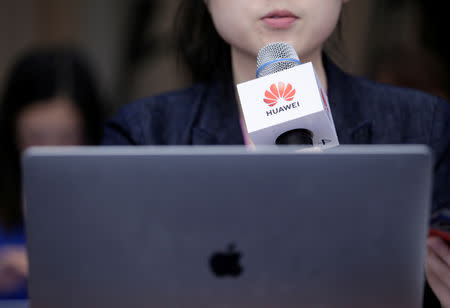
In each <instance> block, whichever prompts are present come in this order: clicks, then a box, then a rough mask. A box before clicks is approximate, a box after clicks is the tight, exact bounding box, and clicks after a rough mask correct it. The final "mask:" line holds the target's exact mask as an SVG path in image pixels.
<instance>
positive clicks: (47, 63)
mask: <svg viewBox="0 0 450 308" xmlns="http://www.w3.org/2000/svg"><path fill="white" fill-rule="evenodd" d="M3 93H4V94H3V97H2V100H1V103H2V104H1V110H0V134H1V138H0V142H1V151H0V154H1V156H0V158H1V160H0V163H1V166H2V168H1V170H2V173H1V174H0V218H1V220H0V299H5V298H7V299H15V298H25V297H26V296H27V293H26V285H25V283H26V279H27V276H28V260H27V256H26V249H25V235H24V230H23V218H22V193H21V191H22V189H21V184H20V183H21V178H20V173H21V171H20V155H21V153H22V152H23V151H24V150H26V149H27V148H28V147H30V146H36V145H81V144H98V143H99V141H100V138H101V134H102V127H101V126H102V111H101V108H102V107H101V104H100V100H99V96H98V93H97V89H96V87H95V83H94V80H93V78H92V76H91V73H90V71H89V67H88V65H87V64H86V62H85V60H84V58H83V57H82V56H81V55H80V54H79V53H78V52H77V51H75V50H71V49H67V48H56V49H39V50H33V51H30V52H28V53H27V54H26V55H24V56H23V57H22V58H21V59H20V60H19V61H18V62H17V63H16V64H15V66H14V67H13V68H12V71H11V72H10V75H9V78H8V80H7V83H6V87H5V89H4V92H3Z"/></svg>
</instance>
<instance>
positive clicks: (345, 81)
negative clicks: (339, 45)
mask: <svg viewBox="0 0 450 308" xmlns="http://www.w3.org/2000/svg"><path fill="white" fill-rule="evenodd" d="M323 58H324V60H323V61H324V66H325V70H326V72H327V78H328V98H329V101H330V105H331V106H330V108H331V113H332V115H333V120H334V125H335V127H336V132H337V135H338V138H339V142H340V144H370V143H371V142H372V124H373V123H372V120H371V119H368V118H366V116H365V113H364V110H363V108H364V102H363V101H362V97H363V93H361V88H360V87H358V86H357V85H358V83H359V82H358V80H357V78H356V77H353V76H351V75H349V74H346V73H345V72H343V71H342V70H341V69H340V68H338V67H337V66H336V65H335V64H334V63H333V62H332V61H331V60H330V59H329V58H328V57H327V56H326V55H324V57H323Z"/></svg>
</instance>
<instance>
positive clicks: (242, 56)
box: [231, 47, 328, 90]
mask: <svg viewBox="0 0 450 308" xmlns="http://www.w3.org/2000/svg"><path fill="white" fill-rule="evenodd" d="M300 60H301V61H302V62H303V63H307V62H312V64H313V66H314V69H315V70H316V72H317V75H318V76H319V79H320V81H321V83H322V86H323V87H324V89H325V90H327V89H328V82H327V76H326V73H325V67H324V65H323V60H322V50H321V49H320V50H317V51H316V52H314V53H312V54H311V55H310V56H304V57H301V58H300ZM231 65H232V70H233V81H234V83H235V84H238V83H241V82H245V81H249V80H252V79H255V78H256V56H254V55H251V54H248V53H244V52H242V51H240V50H237V49H235V48H233V47H232V48H231Z"/></svg>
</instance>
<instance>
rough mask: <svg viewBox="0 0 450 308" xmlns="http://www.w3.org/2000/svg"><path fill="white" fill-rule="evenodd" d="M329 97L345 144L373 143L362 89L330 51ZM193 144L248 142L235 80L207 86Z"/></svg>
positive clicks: (337, 126) (328, 69) (328, 71)
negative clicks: (331, 58)
mask: <svg viewBox="0 0 450 308" xmlns="http://www.w3.org/2000/svg"><path fill="white" fill-rule="evenodd" d="M324 65H325V70H326V72H327V78H328V97H329V101H330V108H331V112H332V114H333V119H334V123H335V126H336V131H337V135H338V138H339V142H340V143H341V144H369V143H371V140H372V121H371V120H370V119H365V117H364V113H363V110H362V108H363V104H361V99H360V97H361V93H360V92H361V90H360V89H359V88H358V87H356V84H357V80H356V78H355V77H353V76H350V75H348V74H346V73H344V72H343V71H342V70H341V69H339V68H338V67H337V66H336V65H335V64H334V63H333V62H332V61H331V60H330V59H329V58H328V57H327V56H326V55H324ZM192 144H197V145H208V144H224V145H227V144H241V145H242V144H244V139H243V136H242V130H241V125H240V120H239V111H238V106H237V103H236V98H235V94H234V85H233V83H232V82H231V81H227V82H216V83H212V84H210V85H208V86H206V87H205V92H204V93H203V95H202V96H201V97H200V98H199V101H198V112H197V119H195V121H194V123H193V128H192Z"/></svg>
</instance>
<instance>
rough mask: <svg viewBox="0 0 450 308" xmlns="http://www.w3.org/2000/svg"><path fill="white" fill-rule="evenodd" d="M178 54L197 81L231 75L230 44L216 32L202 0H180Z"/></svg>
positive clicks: (176, 41) (177, 22) (177, 36)
mask: <svg viewBox="0 0 450 308" xmlns="http://www.w3.org/2000/svg"><path fill="white" fill-rule="evenodd" d="M175 44H176V49H177V53H178V57H179V59H180V60H182V61H183V62H184V63H185V64H186V65H187V66H188V68H189V69H190V71H191V73H192V78H193V80H194V81H196V82H201V81H210V80H218V79H226V78H229V77H230V76H231V52H230V45H229V44H228V43H227V42H225V41H224V40H223V39H222V37H221V36H220V35H219V34H218V33H217V31H216V28H215V26H214V23H213V20H212V18H211V15H210V14H209V11H208V8H207V7H206V4H205V2H204V1H203V0H182V1H181V3H180V5H179V7H178V11H177V14H176V17H175Z"/></svg>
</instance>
